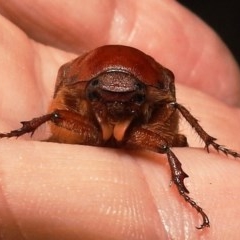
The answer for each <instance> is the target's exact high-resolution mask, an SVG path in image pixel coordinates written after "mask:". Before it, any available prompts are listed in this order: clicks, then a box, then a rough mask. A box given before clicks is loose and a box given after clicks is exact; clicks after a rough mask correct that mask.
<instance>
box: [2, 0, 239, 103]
mask: <svg viewBox="0 0 240 240" xmlns="http://www.w3.org/2000/svg"><path fill="white" fill-rule="evenodd" d="M28 4H30V3H28V1H26V2H25V4H19V2H17V1H12V2H11V4H9V3H8V4H5V3H2V14H4V15H5V16H7V17H8V18H10V19H11V20H12V21H15V22H17V24H18V25H19V26H21V27H22V28H23V29H25V31H26V32H27V33H28V34H30V35H31V36H33V37H34V38H35V39H38V40H40V41H43V42H45V43H48V44H49V43H50V44H53V45H54V46H58V47H62V48H64V49H66V50H71V51H74V52H78V53H79V52H83V51H86V50H89V49H92V48H94V47H96V46H99V45H103V44H107V43H121V44H127V45H132V46H135V47H138V48H140V49H141V50H143V51H145V52H146V53H148V54H150V55H152V56H153V57H155V58H156V59H157V60H158V61H160V62H161V63H163V64H164V65H165V66H167V67H169V68H170V69H171V70H173V71H174V73H175V75H176V79H177V81H179V82H183V83H186V84H188V85H189V86H193V87H195V88H198V89H201V90H203V91H205V92H207V93H209V94H210V95H212V96H215V97H217V98H219V99H221V100H222V101H224V102H226V103H228V104H235V105H239V104H240V100H239V99H240V97H239V96H240V83H239V79H240V74H239V69H238V67H237V65H236V63H235V61H234V60H233V58H232V56H231V54H230V52H229V51H228V49H227V48H226V47H225V46H224V44H223V43H222V42H221V41H220V40H219V38H218V37H217V36H216V34H215V33H214V32H213V31H211V30H210V29H209V27H207V26H206V25H205V24H204V23H203V22H202V21H200V20H199V19H198V18H197V17H196V16H194V15H193V14H191V13H190V12H189V11H187V10H186V9H184V8H183V7H181V6H180V5H179V4H178V3H177V2H175V1H154V0H152V1H151V2H145V1H136V2H132V3H131V4H130V5H129V2H128V4H126V2H122V1H119V2H118V1H117V2H115V5H114V4H113V3H112V1H109V2H105V4H102V3H101V2H96V1H92V2H88V4H87V5H86V4H84V5H82V4H81V5H79V4H77V2H71V4H69V3H68V4H66V3H65V2H64V1H62V2H59V1H58V3H53V2H52V3H49V2H46V3H45V2H41V3H38V4H35V5H34V6H32V4H31V9H32V11H33V10H34V12H36V13H37V14H32V11H31V12H30V11H26V9H28ZM50 4H51V5H50ZM16 9H17V11H16ZM91 9H97V11H94V14H92V10H91ZM102 13H104V14H102ZM105 13H108V14H105ZM63 15H64V16H68V18H67V19H66V18H63V17H62V16H63ZM39 16H41V17H39ZM21 19H24V21H23V20H22V21H21ZM26 19H27V20H28V21H26ZM46 19H48V21H46ZM119 19H120V20H121V21H120V20H119ZM149 19H150V21H149ZM99 29H101V34H99ZM49 32H51V34H49ZM146 39H147V41H146Z"/></svg>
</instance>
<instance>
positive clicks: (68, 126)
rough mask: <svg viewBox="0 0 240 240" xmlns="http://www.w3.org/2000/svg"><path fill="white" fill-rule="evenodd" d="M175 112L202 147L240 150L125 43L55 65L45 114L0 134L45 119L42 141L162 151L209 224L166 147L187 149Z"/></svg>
mask: <svg viewBox="0 0 240 240" xmlns="http://www.w3.org/2000/svg"><path fill="white" fill-rule="evenodd" d="M179 113H180V114H181V115H182V116H183V117H184V118H185V119H186V120H187V121H188V122H189V124H190V125H191V126H192V127H193V128H194V130H195V131H196V132H197V134H198V135H199V136H200V138H201V139H202V140H203V141H204V143H205V146H206V149H207V150H208V147H209V146H210V145H211V146H212V147H214V148H215V149H216V150H217V151H221V152H223V153H225V154H229V155H232V156H234V157H240V154H239V153H237V152H235V151H233V150H230V149H227V148H225V147H223V146H222V145H219V144H218V143H216V142H215V141H216V139H215V138H214V137H212V136H210V135H209V134H207V133H206V132H205V131H204V129H203V128H202V127H201V126H200V125H199V123H198V121H197V119H196V118H194V117H193V116H192V114H191V113H190V112H189V111H188V110H187V109H186V108H185V107H184V106H183V105H181V104H179V103H177V101H176V95H175V85H174V75H173V73H172V72H171V71H170V70H169V69H167V68H165V67H163V66H162V65H160V64H159V63H158V62H156V61H155V60H154V59H153V58H152V57H150V56H148V55H146V54H145V53H143V52H141V51H139V50H137V49H135V48H132V47H127V46H121V45H106V46H102V47H99V48H97V49H95V50H92V51H90V52H88V53H86V54H84V55H82V56H80V57H78V58H76V59H74V60H73V61H71V62H69V63H66V64H64V65H63V66H61V67H60V69H59V72H58V76H57V81H56V85H55V91H54V96H53V100H52V102H51V104H50V107H49V111H48V114H46V115H43V116H41V117H38V118H34V119H32V120H30V121H24V122H21V123H22V127H21V128H20V129H17V130H13V131H11V132H9V133H0V138H3V137H14V136H16V137H18V136H21V135H23V134H25V133H32V134H33V133H34V131H35V130H36V129H37V128H38V127H39V126H40V125H42V124H43V123H45V122H49V123H50V128H51V136H50V138H49V139H48V140H47V141H52V142H60V143H69V144H84V145H94V146H103V147H120V148H125V149H145V150H150V151H154V152H157V153H161V154H166V155H167V159H168V162H169V165H170V170H171V175H172V176H171V177H172V181H173V182H174V183H175V185H176V186H177V189H178V191H179V193H180V195H181V196H182V197H183V198H184V199H185V200H186V201H187V202H188V203H189V204H190V205H191V206H192V207H193V208H195V209H196V211H197V212H198V213H200V215H201V216H202V224H201V225H200V226H199V227H198V228H199V229H202V228H205V227H209V226H210V222H209V219H208V216H207V215H206V213H205V212H204V211H203V209H202V208H201V207H200V206H199V205H198V204H197V203H196V202H195V201H194V200H192V199H191V198H190V197H189V191H188V189H187V188H186V186H185V185H184V179H185V178H186V177H188V175H187V174H186V173H185V172H184V171H183V169H182V167H181V163H180V161H179V160H178V158H177V157H176V155H175V154H174V153H173V151H172V150H171V148H172V147H187V146H188V143H187V138H186V137H185V136H184V135H182V134H180V133H179V132H178V124H179Z"/></svg>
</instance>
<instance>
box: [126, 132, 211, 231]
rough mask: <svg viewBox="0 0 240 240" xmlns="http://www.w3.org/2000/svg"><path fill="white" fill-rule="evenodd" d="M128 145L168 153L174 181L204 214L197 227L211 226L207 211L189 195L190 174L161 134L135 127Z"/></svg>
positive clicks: (188, 200) (187, 200)
mask: <svg viewBox="0 0 240 240" xmlns="http://www.w3.org/2000/svg"><path fill="white" fill-rule="evenodd" d="M126 146H127V147H131V148H143V149H147V150H151V151H154V152H158V153H161V154H167V158H168V162H169V165H170V169H171V175H172V181H173V182H174V183H175V185H176V186H177V189H178V192H179V193H180V195H181V196H182V197H183V198H184V199H185V201H186V202H188V203H189V204H190V205H191V206H192V207H194V208H195V209H196V210H197V212H198V213H200V214H201V216H202V219H203V222H202V224H201V226H200V227H197V228H198V229H202V228H204V227H209V226H210V223H209V219H208V217H207V215H206V213H205V212H204V211H203V210H202V208H201V207H200V206H198V205H197V203H196V202H195V201H193V200H192V199H191V198H190V197H189V196H188V194H189V191H188V189H187V188H186V186H185V185H184V179H185V178H186V177H188V175H187V174H186V173H185V172H184V171H183V169H182V164H181V163H180V161H179V160H178V158H177V157H176V156H175V154H174V153H173V152H172V151H171V149H170V148H169V146H168V144H167V142H166V141H165V140H164V139H163V138H162V137H161V136H160V135H159V134H156V133H155V132H152V131H149V130H148V129H144V128H140V129H135V130H134V131H132V132H131V133H130V135H129V138H128V140H127V142H126Z"/></svg>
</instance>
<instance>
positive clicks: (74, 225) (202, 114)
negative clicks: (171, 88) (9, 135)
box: [0, 0, 240, 240]
mask: <svg viewBox="0 0 240 240" xmlns="http://www.w3.org/2000/svg"><path fill="white" fill-rule="evenodd" d="M0 12H1V13H2V15H3V16H4V17H3V16H0V52H1V54H0V66H1V80H0V114H1V115H0V116H1V117H0V131H1V132H6V131H9V130H12V129H16V128H18V127H20V124H19V122H20V121H22V120H30V119H32V118H33V117H36V116H39V115H42V114H45V113H46V111H47V108H48V104H49V101H50V99H51V97H52V94H53V89H54V83H55V78H56V74H57V70H58V68H59V67H60V65H62V64H63V63H65V62H67V61H69V60H71V59H72V58H74V57H75V56H76V55H79V54H81V53H82V52H85V51H88V50H90V49H93V48H95V47H97V46H100V45H104V44H125V45H131V46H134V47H137V48H139V49H141V50H142V51H144V52H146V53H148V54H150V55H152V56H153V57H154V58H155V59H156V60H157V61H159V62H160V63H162V64H163V65H164V66H166V67H168V68H170V69H171V70H172V71H173V72H174V73H175V76H176V82H177V97H178V102H179V103H182V104H184V105H185V106H186V107H187V108H188V109H190V110H191V112H192V114H193V115H194V116H196V117H197V118H198V119H199V120H200V123H201V125H202V126H203V127H204V129H205V130H206V131H207V132H209V133H210V134H211V135H213V136H214V137H217V138H218V140H219V141H218V142H219V143H221V144H225V145H227V146H229V147H230V148H232V149H235V150H238V151H240V138H239V121H240V111H239V108H237V106H239V105H240V75H239V69H238V67H237V65H236V63H235V61H234V60H233V58H232V56H231V54H230V52H229V51H228V50H227V48H226V47H225V46H224V44H223V43H222V42H221V41H220V39H219V38H218V37H217V36H216V35H215V34H214V33H213V32H212V30H210V29H209V27H207V26H206V25H205V24H204V23H203V22H202V21H201V20H200V19H198V18H197V17H196V16H194V15H193V14H192V13H190V12H189V11H187V10H186V9H184V8H183V7H181V6H180V5H179V4H178V3H177V2H175V1H164V0H158V1H157V0H150V1H144V0H142V1H141V0H139V1H110V0H109V1H97V0H95V1H94V0H92V1H90V0H89V1H77V0H75V1H74V0H71V1H67V0H65V1H64V0H58V1H49V0H48V1H45V0H41V1H34V4H33V1H28V0H22V1H18V0H15V1H14V0H8V1H5V0H0ZM9 19H11V21H12V22H10V21H9ZM60 48H61V49H62V50H60ZM69 51H71V52H72V53H69ZM46 129H47V128H44V127H43V128H41V129H40V130H39V131H37V132H36V133H35V135H34V139H35V140H36V139H42V138H43V136H45V135H46V134H45V130H46ZM180 130H181V131H182V132H184V133H186V134H187V135H188V136H190V137H189V142H190V144H191V145H192V146H194V147H198V148H184V149H179V148H178V149H177V148H174V149H173V151H174V153H175V154H176V155H177V156H178V158H179V159H180V161H181V162H182V164H183V169H184V170H185V172H187V174H188V175H189V176H190V177H189V178H187V179H185V183H186V186H187V187H188V189H189V190H190V193H191V194H190V196H191V197H193V199H195V200H196V201H197V202H198V203H199V205H200V206H201V207H203V208H204V210H205V211H206V213H207V214H208V216H209V219H210V224H211V227H210V228H209V229H205V230H203V231H201V230H200V231H199V230H196V229H195V226H199V224H200V221H201V218H200V215H199V214H197V213H196V211H195V210H194V209H192V208H191V207H190V206H189V205H188V204H186V203H185V202H184V200H183V199H182V198H181V197H180V196H179V194H178V192H177V190H176V187H175V186H174V185H172V186H171V187H170V179H171V176H170V171H169V166H168V164H167V160H166V157H165V156H164V155H158V154H155V153H149V152H143V153H136V152H130V153H128V152H124V151H123V150H122V151H121V150H115V149H103V148H96V147H88V146H76V145H62V144H61V145H60V144H55V143H45V142H38V141H31V139H30V137H29V136H24V137H22V138H19V139H18V140H15V139H11V140H8V139H6V140H5V139H2V140H1V141H0V180H1V182H0V183H1V188H0V238H1V239H4V240H5V239H7V240H9V239H14V240H18V239H21V240H22V239H25V240H26V239H104V240H105V239H129V240H135V239H199V238H201V239H239V238H240V233H239V229H240V220H239V216H240V204H239V200H240V161H239V159H234V158H232V157H228V158H227V157H225V156H224V155H223V154H220V155H219V154H217V153H216V152H215V151H214V150H212V149H211V154H208V153H206V151H204V150H203V149H202V148H201V147H202V146H203V143H202V142H201V140H200V139H199V138H198V136H197V134H196V133H195V132H194V131H193V130H192V129H190V128H189V127H187V124H186V122H185V121H183V125H182V126H181V127H180Z"/></svg>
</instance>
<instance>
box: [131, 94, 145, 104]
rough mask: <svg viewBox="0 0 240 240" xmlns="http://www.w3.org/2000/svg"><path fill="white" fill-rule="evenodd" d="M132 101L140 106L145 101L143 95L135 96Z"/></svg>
mask: <svg viewBox="0 0 240 240" xmlns="http://www.w3.org/2000/svg"><path fill="white" fill-rule="evenodd" d="M133 101H134V102H135V103H136V104H138V105H140V104H142V103H143V102H144V101H145V95H143V94H136V95H135V96H134V98H133Z"/></svg>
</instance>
